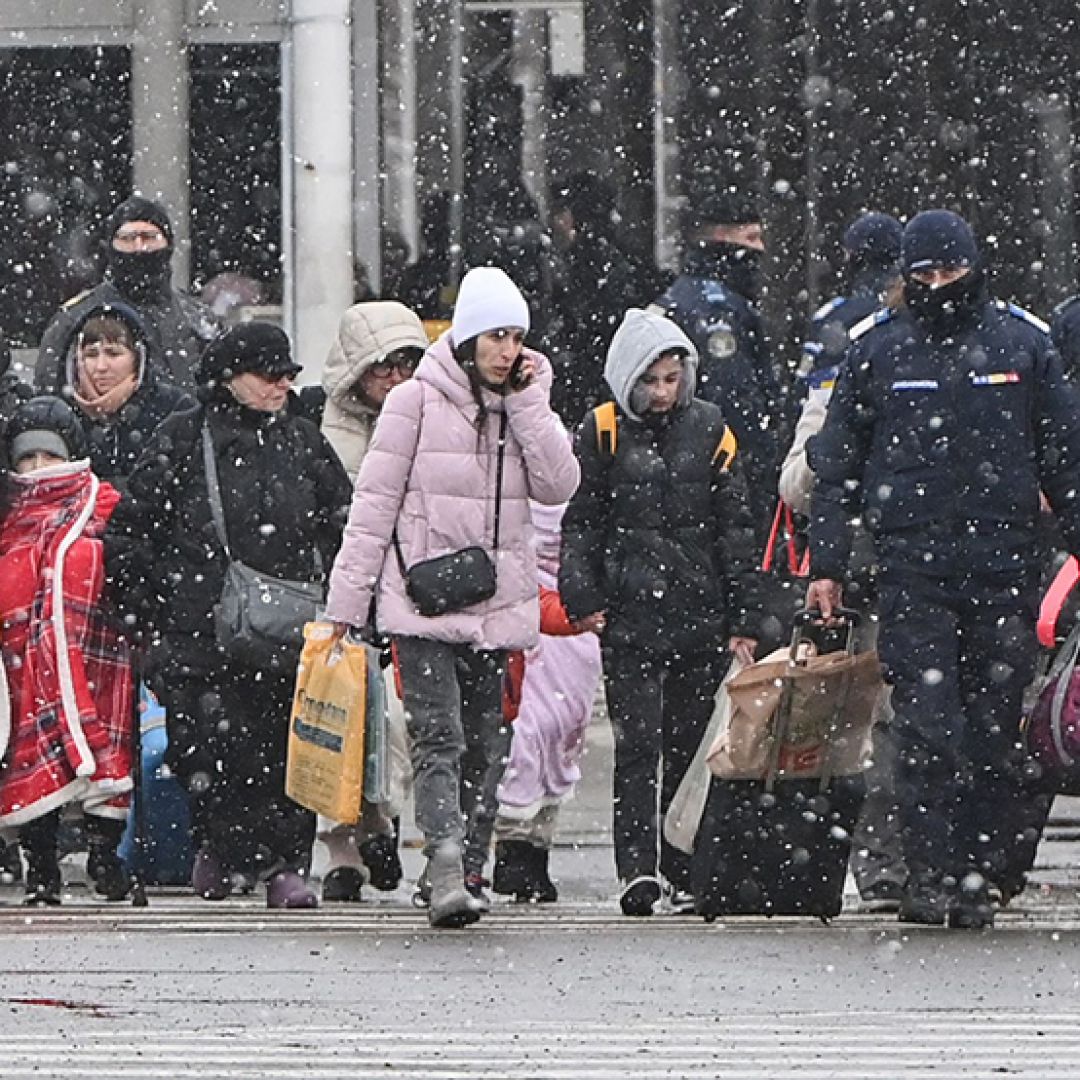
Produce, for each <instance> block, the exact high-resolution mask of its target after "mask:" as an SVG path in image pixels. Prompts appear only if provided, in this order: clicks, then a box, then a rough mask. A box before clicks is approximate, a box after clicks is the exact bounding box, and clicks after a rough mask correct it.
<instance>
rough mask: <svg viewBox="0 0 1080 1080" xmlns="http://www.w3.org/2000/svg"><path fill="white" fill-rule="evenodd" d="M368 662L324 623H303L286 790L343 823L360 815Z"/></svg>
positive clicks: (361, 650) (357, 648) (357, 647)
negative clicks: (335, 638)
mask: <svg viewBox="0 0 1080 1080" xmlns="http://www.w3.org/2000/svg"><path fill="white" fill-rule="evenodd" d="M367 682H368V661H367V652H366V650H365V648H364V646H363V645H360V644H356V643H354V642H351V641H348V640H346V639H345V638H341V639H339V640H338V641H336V642H335V641H334V638H333V628H332V627H331V625H330V624H329V623H308V624H307V626H305V627H304V651H303V652H302V653H301V654H300V666H299V668H298V669H297V673H296V695H295V697H294V698H293V707H292V716H291V717H290V719H289V750H288V758H287V760H286V767H285V793H286V794H287V795H288V796H289V798H290V799H292V800H293V801H294V802H298V803H299V804H300V805H301V806H306V807H307V808H308V809H309V810H315V811H316V812H318V813H320V814H322V815H324V816H325V817H328V818H331V819H332V820H334V821H340V822H342V823H343V824H346V825H352V824H355V822H357V821H358V820H359V819H360V797H361V795H362V793H363V780H364V720H365V710H366V704H367Z"/></svg>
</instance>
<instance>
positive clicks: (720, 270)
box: [683, 187, 762, 301]
mask: <svg viewBox="0 0 1080 1080" xmlns="http://www.w3.org/2000/svg"><path fill="white" fill-rule="evenodd" d="M760 222H761V212H760V210H759V208H758V204H757V200H756V199H755V198H754V196H753V194H752V193H750V192H747V191H743V190H740V189H738V188H735V187H719V188H716V189H713V190H710V191H709V192H708V193H706V194H704V195H702V196H701V197H699V198H692V199H691V206H690V207H689V208H688V210H687V211H685V212H684V214H683V235H684V236H685V237H686V241H687V258H686V264H685V269H686V271H687V273H690V274H693V275H695V276H696V277H705V278H710V279H711V280H713V281H722V282H723V283H724V284H725V285H727V286H728V287H729V288H731V289H734V290H735V292H737V293H739V294H740V295H741V296H743V297H745V298H746V299H747V300H751V301H756V300H757V298H758V291H759V288H760V284H761V280H760V279H761V256H762V253H761V252H760V251H758V250H757V249H756V248H748V247H744V246H743V245H742V244H730V243H724V242H722V241H721V242H714V241H711V240H702V239H700V237H701V235H702V234H703V233H707V232H708V228H709V226H715V225H736V226H737V225H757V224H759V223H760Z"/></svg>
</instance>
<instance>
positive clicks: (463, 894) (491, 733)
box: [326, 267, 578, 926]
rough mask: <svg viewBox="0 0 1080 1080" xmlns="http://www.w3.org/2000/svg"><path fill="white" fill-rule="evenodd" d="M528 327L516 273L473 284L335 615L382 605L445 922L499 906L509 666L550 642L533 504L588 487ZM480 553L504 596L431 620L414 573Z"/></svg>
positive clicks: (345, 570) (396, 419)
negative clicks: (414, 589)
mask: <svg viewBox="0 0 1080 1080" xmlns="http://www.w3.org/2000/svg"><path fill="white" fill-rule="evenodd" d="M528 328H529V310H528V306H527V305H526V303H525V300H524V298H523V297H522V295H521V293H520V291H519V290H518V289H517V287H516V286H515V285H514V283H513V282H512V281H511V280H510V278H509V277H507V276H506V274H504V273H503V272H502V271H501V270H496V269H494V268H492V267H482V268H478V269H474V270H471V271H470V272H469V273H468V274H466V275H465V278H464V279H463V281H462V283H461V289H460V291H459V294H458V300H457V304H456V306H455V308H454V318H453V322H452V325H451V329H450V331H449V332H448V333H446V334H444V335H443V336H442V337H441V338H440V339H439V340H438V341H436V342H435V343H434V344H433V345H432V346H431V347H430V348H429V349H428V351H427V353H426V354H425V355H424V358H423V360H422V361H421V362H420V366H419V367H418V368H417V370H416V375H415V376H414V377H413V378H412V379H411V380H410V381H409V382H406V383H403V384H402V385H401V386H399V387H397V388H395V389H394V390H393V391H392V392H391V393H390V395H389V397H388V398H387V400H386V404H385V405H384V406H383V410H382V412H381V414H380V416H379V420H378V423H377V424H376V426H375V434H374V437H373V439H372V442H371V446H370V448H369V450H368V453H367V456H366V457H365V458H364V461H363V464H362V466H361V468H360V473H359V476H358V477H357V480H356V490H355V493H354V496H353V504H352V511H351V514H350V516H349V524H348V527H347V528H346V530H345V540H344V543H343V544H342V547H341V551H340V553H339V554H338V557H337V560H336V561H335V563H334V570H333V573H332V575H331V578H330V596H329V600H328V603H327V611H326V617H327V618H328V619H330V620H332V621H333V622H334V623H335V624H336V626H337V631H338V632H339V633H344V632H345V630H346V629H347V628H348V627H357V628H359V627H363V626H365V625H366V624H367V623H368V619H369V613H370V609H371V604H372V600H373V599H374V603H375V612H376V622H377V625H378V628H379V630H381V631H382V632H384V633H387V634H390V635H391V636H392V637H393V640H394V649H395V655H396V660H397V664H398V670H399V673H400V676H401V684H402V693H403V700H404V704H405V713H406V719H407V723H408V727H409V735H410V739H411V742H412V759H413V770H414V773H415V799H416V818H417V824H418V825H419V827H420V829H421V831H422V832H423V833H424V841H425V843H424V853H425V855H426V856H427V858H428V863H427V867H426V869H425V871H424V878H425V881H424V882H422V884H421V892H422V893H428V895H429V897H430V908H429V918H430V920H431V923H432V925H434V926H462V925H465V924H467V923H470V922H474V921H475V920H476V919H477V918H478V917H479V915H480V913H481V911H482V910H484V907H485V905H486V898H485V897H484V895H483V891H482V884H483V880H482V871H483V867H484V863H485V862H486V860H487V855H488V849H489V847H490V843H491V829H492V823H493V821H494V815H495V810H496V798H495V790H496V787H497V786H498V782H499V779H500V777H501V774H502V770H503V764H504V760H505V757H506V752H507V745H508V741H509V734H508V732H507V730H506V728H505V726H504V724H503V720H502V710H501V687H502V677H503V671H504V668H505V658H506V653H507V651H508V650H512V649H526V648H529V647H530V646H532V645H533V644H535V642H536V640H537V637H538V633H539V620H540V616H539V605H538V600H537V572H536V556H535V553H534V544H533V535H532V527H531V524H530V515H529V500H530V499H534V500H536V501H537V502H539V503H543V504H547V505H556V504H559V503H562V502H565V501H566V500H567V499H569V498H570V496H571V495H572V494H573V492H574V490H575V488H576V487H577V482H578V467H577V462H576V460H575V458H574V455H573V450H572V447H571V444H570V441H569V440H568V438H567V436H566V432H565V431H564V429H563V427H562V424H561V423H560V421H559V419H558V417H557V416H556V415H555V413H554V412H552V410H551V406H550V404H549V401H548V395H549V391H550V389H551V381H552V372H551V365H550V364H549V363H548V361H547V360H546V359H545V358H544V357H543V356H541V355H540V354H539V353H536V352H533V351H531V350H529V349H525V348H524V345H523V340H524V336H525V333H526V332H527V331H528ZM500 432H505V438H504V439H502V440H501V439H500ZM500 442H502V456H503V463H502V470H501V472H502V484H501V488H499V486H498V484H497V476H498V473H499V471H500V470H499V449H500ZM496 506H498V519H499V534H498V546H497V548H496V546H495V544H494V533H495V518H496ZM395 538H396V544H395ZM396 546H399V547H400V558H399V553H398V551H397V550H395V548H396ZM472 546H479V547H482V548H483V549H484V550H485V551H486V552H487V553H488V555H489V556H491V558H492V560H493V561H494V563H495V567H496V579H497V587H496V590H495V592H494V595H492V596H491V597H490V598H489V599H487V600H482V601H480V602H479V603H476V604H473V605H471V606H469V607H463V608H461V609H460V610H456V611H453V612H450V613H447V614H444V615H438V616H423V615H421V614H420V613H419V612H418V611H417V609H416V605H415V604H414V603H413V601H412V600H411V599H410V598H409V595H408V593H407V591H406V588H405V579H404V577H403V574H402V566H404V567H405V568H412V567H414V566H416V564H417V563H421V562H424V561H426V560H429V559H435V558H438V557H440V556H445V555H451V554H453V553H455V552H458V551H461V550H462V549H464V548H468V547H472ZM466 822H467V824H466Z"/></svg>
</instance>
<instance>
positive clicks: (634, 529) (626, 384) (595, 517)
mask: <svg viewBox="0 0 1080 1080" xmlns="http://www.w3.org/2000/svg"><path fill="white" fill-rule="evenodd" d="M697 365H698V357H697V352H696V350H695V348H694V345H693V343H692V342H691V341H690V339H689V338H688V337H687V336H686V335H685V334H684V333H683V332H682V331H681V330H680V329H679V328H678V326H676V325H675V323H673V322H672V321H671V320H670V319H667V318H665V317H664V316H663V315H659V314H655V313H653V312H650V311H641V310H639V309H637V308H631V309H630V310H629V311H627V313H626V315H625V317H624V318H623V321H622V324H621V325H620V326H619V328H618V330H617V331H616V332H615V336H614V338H613V339H612V342H611V347H610V348H609V350H608V356H607V364H606V366H605V369H604V377H605V379H606V380H607V383H608V385H609V386H610V388H611V391H612V393H613V394H614V397H615V401H614V402H612V403H609V404H608V405H601V406H600V407H599V408H597V409H595V410H594V411H593V412H592V413H590V414H589V415H588V416H586V418H585V420H584V421H583V422H582V424H581V427H580V428H579V429H578V432H577V436H576V441H575V451H576V453H577V456H578V460H579V462H580V463H581V485H580V487H579V488H578V490H577V493H576V494H575V495H574V497H573V499H572V500H571V502H570V506H569V508H568V510H567V512H566V516H565V518H564V519H563V550H562V566H561V570H560V574H559V591H560V593H561V595H562V598H563V603H564V604H565V606H566V610H567V613H568V615H569V616H570V618H571V619H574V620H580V619H583V618H586V617H587V616H592V615H597V614H602V615H603V618H604V629H603V631H602V634H601V641H602V645H603V655H604V678H605V685H606V690H607V699H608V710H609V713H610V716H611V723H612V727H613V729H614V734H615V830H614V832H615V861H616V869H617V872H618V875H619V879H620V882H621V886H622V892H621V895H620V904H621V906H622V910H623V912H624V914H627V915H651V914H652V912H653V907H654V905H655V904H656V902H657V901H658V900H659V899H660V896H661V883H660V879H659V877H658V874H657V870H658V869H659V873H660V875H662V877H663V878H664V879H665V882H666V886H667V891H668V895H669V898H670V899H671V901H672V902H673V904H674V905H676V906H685V905H687V904H688V903H690V896H689V873H690V865H689V858H688V857H687V856H686V855H684V854H683V853H682V852H679V851H677V850H676V849H675V848H673V847H671V846H670V845H669V844H667V843H666V842H663V843H661V841H660V830H659V822H660V820H661V819H662V816H663V814H664V812H666V810H667V807H668V805H669V804H670V802H671V799H672V797H673V796H674V794H675V790H676V788H677V787H678V785H679V782H680V781H681V780H682V777H683V774H684V773H685V772H686V769H687V767H688V765H689V764H690V760H691V758H692V757H693V754H694V752H695V751H696V750H697V747H698V745H699V744H700V742H701V739H702V737H703V735H704V731H705V727H706V725H707V724H708V720H709V716H710V714H711V712H712V707H713V698H714V696H715V694H716V691H717V688H718V687H719V684H720V680H721V678H722V675H723V669H724V664H725V660H724V652H725V647H726V648H728V649H730V650H732V651H734V652H738V653H739V654H740V655H742V656H743V657H744V658H748V657H749V655H750V654H752V652H753V649H754V648H755V646H756V641H755V638H756V629H757V611H756V603H755V600H754V594H755V590H754V579H755V572H754V569H753V568H754V554H755V544H754V533H753V524H752V520H751V517H750V512H749V510H748V508H747V504H746V491H745V486H744V484H743V479H742V471H741V467H740V463H739V460H738V446H737V443H736V440H735V436H734V434H733V433H732V431H731V429H730V428H729V427H728V426H727V425H726V424H725V422H724V417H723V416H722V414H721V412H720V409H719V408H718V407H717V406H715V405H712V404H710V403H708V402H705V401H701V400H700V399H698V398H695V396H694V390H695V383H696V374H697ZM661 761H662V764H663V767H662V778H661V782H660V790H659V792H657V783H656V774H657V765H658V763H660V762H661ZM658 795H659V798H658Z"/></svg>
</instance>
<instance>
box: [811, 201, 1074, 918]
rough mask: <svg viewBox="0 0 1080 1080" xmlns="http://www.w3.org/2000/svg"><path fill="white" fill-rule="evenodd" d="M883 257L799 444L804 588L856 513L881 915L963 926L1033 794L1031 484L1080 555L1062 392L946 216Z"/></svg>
mask: <svg viewBox="0 0 1080 1080" xmlns="http://www.w3.org/2000/svg"><path fill="white" fill-rule="evenodd" d="M901 270H902V273H903V276H904V293H905V298H906V306H904V307H902V308H897V309H883V310H882V311H880V312H878V313H877V314H876V315H874V316H872V317H871V318H868V319H866V320H864V322H863V323H862V324H860V327H859V328H857V329H856V330H855V331H854V332H853V334H852V345H851V350H850V352H849V353H848V356H847V360H846V361H845V363H844V364H843V365H841V368H840V374H839V377H838V379H837V382H836V388H835V390H834V392H833V396H832V399H831V401H830V402H829V411H828V414H827V417H826V420H825V425H824V427H823V428H822V430H821V433H820V434H819V435H817V436H815V437H814V438H812V439H811V440H810V441H809V443H808V444H807V453H808V461H809V465H810V467H811V468H812V470H813V471H814V473H815V475H816V478H817V481H816V486H815V488H814V493H813V496H812V501H811V508H810V516H811V528H810V540H811V565H812V567H813V576H814V579H815V580H814V581H813V582H812V584H811V586H810V590H809V593H808V596H807V603H808V605H810V606H813V607H819V608H820V609H821V610H822V613H823V614H824V615H825V616H826V617H828V616H829V615H830V614H831V612H832V611H833V609H834V608H835V607H837V606H838V605H839V603H840V601H841V586H840V582H841V580H842V578H843V575H844V571H845V569H846V568H847V566H848V563H849V561H850V550H851V530H850V524H851V520H852V517H853V516H854V515H855V514H858V513H861V514H862V517H863V520H864V521H865V523H866V524H867V526H868V527H869V529H870V531H871V533H872V534H873V540H874V549H875V555H876V559H877V563H878V568H879V573H878V578H877V584H878V611H879V616H880V620H881V623H880V626H881V629H880V637H879V641H878V649H879V652H880V655H881V660H882V662H883V664H884V666H885V669H886V674H887V681H888V682H889V684H890V685H891V686H892V688H893V695H892V705H893V709H894V713H895V716H894V718H893V720H892V721H891V728H892V732H893V736H894V738H895V740H896V747H897V759H898V764H897V771H896V776H895V783H896V799H897V805H898V809H899V822H900V836H901V848H902V851H903V858H904V863H905V864H906V866H907V868H908V870H909V872H910V877H909V879H908V883H907V885H906V887H905V893H904V897H903V899H902V901H901V907H900V919H901V920H902V921H905V922H916V923H929V924H942V923H944V922H946V920H947V921H948V923H949V925H950V926H952V927H956V928H979V927H985V926H989V925H991V924H992V923H993V919H994V908H993V902H994V897H995V893H997V894H1000V897H1001V899H1003V900H1007V898H1008V896H1009V895H1012V894H1014V893H1016V892H1018V891H1019V890H1020V889H1021V888H1022V886H1023V874H1024V871H1025V870H1026V869H1028V868H1029V867H1030V866H1031V863H1032V861H1033V860H1034V856H1035V845H1036V843H1037V841H1038V837H1039V833H1040V831H1041V828H1042V825H1043V823H1044V820H1045V810H1046V808H1047V806H1048V799H1047V797H1046V796H1044V795H1042V794H1040V793H1038V792H1037V791H1034V790H1032V788H1031V783H1032V781H1031V779H1030V777H1029V776H1028V774H1027V772H1026V763H1027V758H1026V755H1025V753H1024V750H1023V746H1022V737H1021V734H1020V715H1021V706H1022V699H1023V694H1024V690H1025V688H1026V687H1027V686H1028V684H1029V683H1030V682H1031V679H1032V676H1033V674H1034V670H1035V662H1036V657H1037V650H1038V644H1037V640H1036V636H1035V619H1036V611H1037V608H1038V589H1039V579H1040V575H1041V572H1042V570H1043V565H1044V561H1045V557H1046V553H1045V551H1044V550H1043V545H1042V544H1041V543H1040V536H1041V532H1040V520H1039V519H1040V491H1042V492H1044V493H1045V495H1046V498H1047V499H1048V500H1049V503H1050V506H1051V508H1052V509H1053V511H1054V514H1055V515H1056V517H1057V519H1058V523H1059V525H1060V528H1061V534H1062V537H1063V539H1064V542H1065V544H1066V546H1067V548H1068V550H1069V552H1070V553H1072V554H1080V393H1078V391H1077V390H1076V388H1074V387H1073V386H1071V385H1070V384H1069V383H1068V382H1067V381H1066V379H1065V376H1064V372H1063V370H1062V365H1061V359H1060V357H1059V356H1058V354H1057V352H1056V351H1055V350H1054V348H1053V345H1052V344H1051V342H1050V337H1049V335H1048V333H1047V327H1046V325H1045V323H1043V322H1042V321H1041V320H1039V319H1037V318H1036V317H1035V316H1034V315H1031V314H1029V313H1028V312H1026V311H1024V310H1023V309H1022V308H1019V307H1016V306H1015V305H1013V304H1006V303H1003V302H1000V301H993V300H990V299H989V298H988V297H987V294H986V282H985V280H984V272H983V266H982V260H981V257H980V254H979V249H978V245H977V244H976V242H975V237H974V235H973V234H972V232H971V229H970V227H969V226H968V224H967V222H966V221H964V219H963V218H961V217H959V216H958V215H957V214H954V213H952V212H950V211H947V210H928V211H924V212H923V213H921V214H917V215H916V216H915V217H914V218H912V220H911V221H910V223H909V224H908V226H907V228H906V229H905V230H904V235H903V240H902V244H901ZM1040 802H1041V804H1042V806H1041V808H1040V807H1039V806H1038V804H1039V803H1040Z"/></svg>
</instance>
